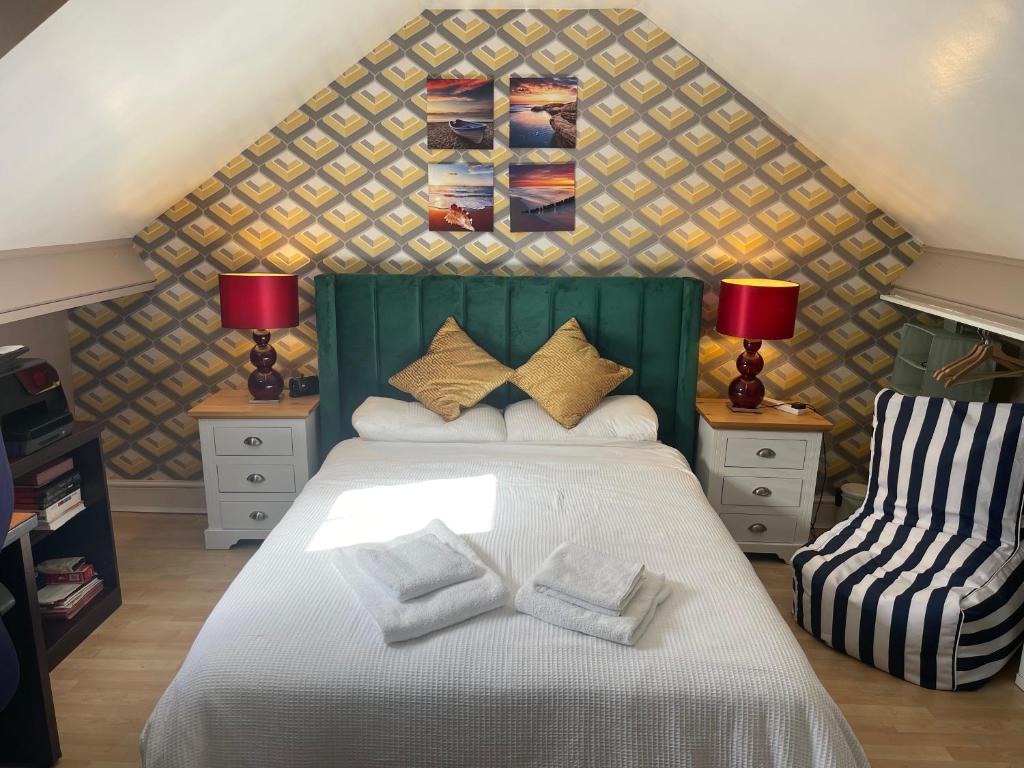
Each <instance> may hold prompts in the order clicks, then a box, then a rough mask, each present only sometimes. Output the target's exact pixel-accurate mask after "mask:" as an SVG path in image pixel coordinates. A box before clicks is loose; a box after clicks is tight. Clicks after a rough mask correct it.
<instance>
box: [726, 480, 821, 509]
mask: <svg viewBox="0 0 1024 768" xmlns="http://www.w3.org/2000/svg"><path fill="white" fill-rule="evenodd" d="M803 487H804V481H803V480H802V479H800V478H799V477H749V476H747V475H725V476H724V477H723V478H722V504H728V505H731V506H736V507H799V506H800V496H801V493H802V491H803Z"/></svg>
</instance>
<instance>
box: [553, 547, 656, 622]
mask: <svg viewBox="0 0 1024 768" xmlns="http://www.w3.org/2000/svg"><path fill="white" fill-rule="evenodd" d="M643 575H644V565H643V563H637V562H632V561H629V560H622V559H620V558H617V557H612V556H611V555H606V554H604V553H603V552H598V551H596V550H593V549H591V548H590V547H584V546H583V545H581V544H573V543H572V542H566V543H565V544H561V545H559V546H558V547H557V548H556V549H555V551H554V552H552V553H551V555H550V556H549V557H548V559H547V560H545V561H544V563H543V565H541V567H540V569H539V570H538V571H537V573H535V574H534V577H533V580H534V581H535V582H536V583H537V591H538V592H541V593H543V594H546V595H548V596H549V597H557V598H558V599H559V600H564V601H566V602H568V603H572V604H573V605H578V606H579V607H580V608H586V609H587V610H588V611H594V612H595V613H603V614H605V615H606V616H620V615H622V612H623V611H624V610H625V608H626V605H627V604H628V603H629V601H630V600H631V599H632V598H633V596H634V595H635V594H636V591H637V589H638V588H639V587H640V583H641V581H642V580H643Z"/></svg>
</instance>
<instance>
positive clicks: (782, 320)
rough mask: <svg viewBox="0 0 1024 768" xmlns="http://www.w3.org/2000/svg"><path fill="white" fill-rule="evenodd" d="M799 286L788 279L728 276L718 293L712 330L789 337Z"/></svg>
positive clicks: (749, 336) (757, 336)
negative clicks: (716, 316) (715, 318)
mask: <svg viewBox="0 0 1024 768" xmlns="http://www.w3.org/2000/svg"><path fill="white" fill-rule="evenodd" d="M799 298H800V286H799V285H797V284H796V283H791V282H789V281H788V280H760V279H746V278H728V279H726V280H723V281H722V284H721V288H720V290H719V294H718V322H717V324H716V325H715V330H717V331H718V332H719V333H724V334H725V335H726V336H736V337H738V338H741V339H791V338H792V337H793V332H794V330H795V327H796V305H797V300H798V299H799Z"/></svg>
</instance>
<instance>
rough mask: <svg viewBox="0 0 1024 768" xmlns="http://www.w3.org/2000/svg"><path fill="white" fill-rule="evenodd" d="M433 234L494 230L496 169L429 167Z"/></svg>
mask: <svg viewBox="0 0 1024 768" xmlns="http://www.w3.org/2000/svg"><path fill="white" fill-rule="evenodd" d="M427 197H428V202H429V213H428V216H429V221H430V231H431V232H491V231H493V230H494V166H493V165H483V164H476V163H431V164H430V165H428V166H427Z"/></svg>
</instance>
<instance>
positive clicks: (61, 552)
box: [0, 424, 121, 766]
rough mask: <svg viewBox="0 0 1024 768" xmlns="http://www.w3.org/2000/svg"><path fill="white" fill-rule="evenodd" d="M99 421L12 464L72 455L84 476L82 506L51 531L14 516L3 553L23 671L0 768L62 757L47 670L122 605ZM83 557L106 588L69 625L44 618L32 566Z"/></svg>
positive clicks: (14, 467) (26, 466)
mask: <svg viewBox="0 0 1024 768" xmlns="http://www.w3.org/2000/svg"><path fill="white" fill-rule="evenodd" d="M102 429H103V427H102V425H101V424H75V426H74V428H73V429H72V432H71V434H70V435H68V436H67V437H65V438H62V439H61V440H58V441H57V442H55V443H52V444H50V445H48V446H46V447H45V448H42V449H41V450H38V451H36V452H35V453H32V454H29V455H28V456H23V457H21V458H19V459H17V460H15V461H12V462H11V473H12V474H13V475H14V477H15V479H17V478H18V477H19V476H24V475H26V474H28V473H29V472H32V471H34V470H36V469H38V468H39V467H41V466H43V465H44V464H46V463H48V462H49V461H51V460H53V459H55V458H58V457H60V456H71V457H72V459H73V460H74V464H75V469H76V470H78V471H79V472H80V473H81V475H82V499H83V500H84V501H85V509H83V510H82V511H81V512H79V513H78V514H76V515H75V517H74V518H72V519H70V520H68V521H67V522H66V523H65V524H64V525H62V526H61V527H60V528H59V529H58V530H56V531H52V532H51V531H45V530H41V529H39V528H38V527H36V516H35V515H26V514H24V513H16V514H17V517H14V518H12V523H14V525H13V527H12V528H11V529H10V530H9V531H8V532H7V533H6V535H5V537H4V548H3V550H2V551H0V581H2V582H3V584H4V586H5V587H7V588H8V589H9V590H10V591H11V594H12V595H14V600H15V604H14V607H13V608H12V609H11V610H10V612H8V613H7V614H6V615H5V616H4V624H5V625H6V627H7V631H8V632H9V633H10V635H11V640H12V641H13V643H14V648H15V651H16V653H17V654H18V663H19V665H20V667H21V682H20V683H19V684H18V690H17V692H16V693H15V695H14V698H13V699H12V700H11V702H10V704H8V705H7V707H6V708H5V709H4V710H3V711H0V765H6V764H8V763H15V764H18V765H21V764H31V765H37V766H49V765H53V764H54V763H56V762H57V760H58V759H59V758H60V742H59V740H58V737H57V718H56V717H55V716H54V712H53V695H52V693H51V691H50V670H52V669H53V668H54V667H56V666H57V665H58V664H59V663H60V662H61V661H62V660H63V659H64V657H65V656H67V655H68V654H69V653H71V651H73V650H74V649H75V647H76V646H77V645H78V644H79V643H81V642H82V641H83V640H84V639H85V638H86V637H88V636H89V635H90V634H91V633H92V631H93V630H94V629H96V627H98V626H99V625H100V624H101V623H102V622H103V621H104V620H105V619H106V618H107V616H109V615H110V614H111V613H113V612H114V611H115V610H116V609H117V607H118V606H119V605H121V583H120V580H119V577H118V571H117V552H116V551H115V548H114V530H113V523H112V521H111V517H110V498H109V496H108V493H107V476H106V471H105V469H104V466H103V450H102V447H101V445H100V434H101V432H102ZM68 555H82V556H84V557H85V558H86V560H88V561H89V562H90V563H92V564H93V565H95V566H96V572H97V574H98V575H99V576H100V578H102V579H103V590H102V592H100V594H99V595H98V596H97V597H96V598H94V599H93V600H92V601H91V602H90V603H89V604H88V605H87V606H85V608H83V609H82V610H81V612H80V613H79V614H78V615H77V616H75V617H74V618H72V619H69V620H67V621H61V620H45V621H44V620H43V619H42V617H41V616H40V613H39V600H38V597H37V595H36V572H35V564H36V562H37V561H42V560H47V559H49V558H52V557H63V556H68Z"/></svg>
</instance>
